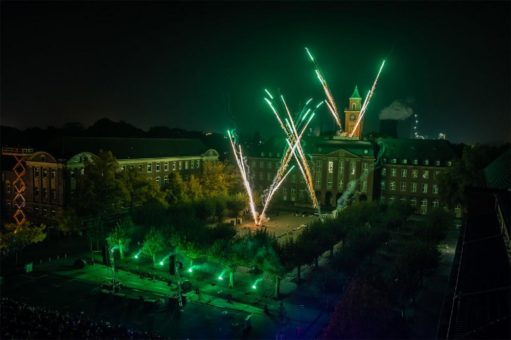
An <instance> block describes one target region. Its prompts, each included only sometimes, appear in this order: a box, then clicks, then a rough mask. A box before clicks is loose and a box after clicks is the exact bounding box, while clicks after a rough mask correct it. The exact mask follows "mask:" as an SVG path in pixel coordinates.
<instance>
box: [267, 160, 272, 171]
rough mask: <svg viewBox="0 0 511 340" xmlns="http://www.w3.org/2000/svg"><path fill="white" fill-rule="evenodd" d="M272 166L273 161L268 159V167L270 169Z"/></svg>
mask: <svg viewBox="0 0 511 340" xmlns="http://www.w3.org/2000/svg"><path fill="white" fill-rule="evenodd" d="M271 166H272V161H268V162H267V164H266V167H267V168H268V169H271Z"/></svg>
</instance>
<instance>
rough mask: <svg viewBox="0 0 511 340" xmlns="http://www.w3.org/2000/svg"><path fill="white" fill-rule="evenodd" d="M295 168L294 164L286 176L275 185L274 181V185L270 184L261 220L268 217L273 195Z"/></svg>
mask: <svg viewBox="0 0 511 340" xmlns="http://www.w3.org/2000/svg"><path fill="white" fill-rule="evenodd" d="M294 168H295V167H294V165H293V166H292V167H290V168H289V170H288V171H287V172H286V173H285V174H284V176H282V178H281V179H280V181H278V182H277V183H276V184H275V185H273V183H272V186H270V189H269V191H268V194H267V196H266V198H265V202H264V206H263V210H262V211H261V215H260V216H259V220H260V221H262V220H263V219H264V218H265V217H266V209H267V208H268V206H269V204H270V201H271V199H272V198H273V195H274V194H275V193H276V192H277V190H278V189H279V187H280V186H281V185H282V183H284V180H285V179H286V178H287V176H288V175H289V174H290V173H291V171H293V169H294Z"/></svg>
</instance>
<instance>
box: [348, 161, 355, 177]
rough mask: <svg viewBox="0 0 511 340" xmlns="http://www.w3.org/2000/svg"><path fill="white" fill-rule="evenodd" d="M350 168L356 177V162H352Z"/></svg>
mask: <svg viewBox="0 0 511 340" xmlns="http://www.w3.org/2000/svg"><path fill="white" fill-rule="evenodd" d="M350 166H351V171H350V174H351V175H355V173H356V172H357V163H355V161H351V164H350Z"/></svg>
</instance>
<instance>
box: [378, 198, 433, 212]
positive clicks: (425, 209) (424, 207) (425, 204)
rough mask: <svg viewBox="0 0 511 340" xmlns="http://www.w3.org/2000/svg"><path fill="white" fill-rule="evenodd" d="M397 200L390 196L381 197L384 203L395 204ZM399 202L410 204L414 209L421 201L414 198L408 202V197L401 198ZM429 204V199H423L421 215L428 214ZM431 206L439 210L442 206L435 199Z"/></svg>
mask: <svg viewBox="0 0 511 340" xmlns="http://www.w3.org/2000/svg"><path fill="white" fill-rule="evenodd" d="M396 200H398V198H396V197H395V196H389V197H388V198H387V197H385V196H382V197H381V201H382V202H386V201H388V202H389V203H393V202H396ZM399 201H400V202H402V203H407V202H408V203H409V204H410V205H411V206H412V207H417V204H418V203H419V200H418V199H417V198H416V197H412V198H410V199H409V200H407V198H406V197H400V198H399ZM428 204H429V201H428V199H427V198H423V199H421V200H420V212H421V214H426V213H427V212H428ZM431 205H432V207H433V208H438V207H439V206H440V201H439V200H438V199H436V198H435V199H434V200H433V201H431Z"/></svg>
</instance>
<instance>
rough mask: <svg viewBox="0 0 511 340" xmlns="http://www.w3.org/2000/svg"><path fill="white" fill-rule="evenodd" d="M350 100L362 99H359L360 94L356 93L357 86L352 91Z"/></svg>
mask: <svg viewBox="0 0 511 340" xmlns="http://www.w3.org/2000/svg"><path fill="white" fill-rule="evenodd" d="M350 98H358V99H362V97H360V93H358V86H357V85H355V90H353V94H352V95H351V97H350Z"/></svg>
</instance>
